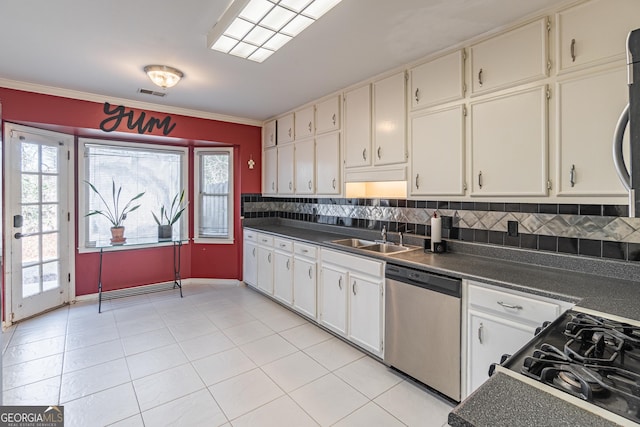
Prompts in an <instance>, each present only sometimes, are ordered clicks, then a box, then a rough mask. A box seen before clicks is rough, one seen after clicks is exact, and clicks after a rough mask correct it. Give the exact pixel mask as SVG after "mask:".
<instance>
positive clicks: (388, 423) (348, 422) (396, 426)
mask: <svg viewBox="0 0 640 427" xmlns="http://www.w3.org/2000/svg"><path fill="white" fill-rule="evenodd" d="M425 421H426V420H425ZM334 426H335V427H403V426H404V424H403V423H401V422H400V421H399V420H398V419H397V418H395V417H394V416H393V415H391V414H390V413H388V412H387V411H385V410H384V409H382V408H381V407H379V406H378V405H376V404H375V403H373V402H369V403H367V404H366V405H365V406H363V407H362V408H359V409H358V410H356V411H355V412H353V413H352V414H350V415H348V416H346V417H345V418H343V419H341V420H340V421H338V422H337V423H336V424H334Z"/></svg>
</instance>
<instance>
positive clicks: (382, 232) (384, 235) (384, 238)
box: [380, 225, 387, 243]
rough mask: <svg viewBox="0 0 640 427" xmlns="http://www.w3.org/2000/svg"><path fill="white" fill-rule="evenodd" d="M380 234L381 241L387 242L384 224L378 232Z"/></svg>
mask: <svg viewBox="0 0 640 427" xmlns="http://www.w3.org/2000/svg"><path fill="white" fill-rule="evenodd" d="M380 235H381V236H382V243H387V226H386V225H383V226H382V231H381V232H380Z"/></svg>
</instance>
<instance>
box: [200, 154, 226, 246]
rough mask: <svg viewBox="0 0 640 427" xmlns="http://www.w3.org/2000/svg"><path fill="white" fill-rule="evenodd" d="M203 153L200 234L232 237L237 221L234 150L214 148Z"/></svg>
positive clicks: (201, 160) (201, 156)
mask: <svg viewBox="0 0 640 427" xmlns="http://www.w3.org/2000/svg"><path fill="white" fill-rule="evenodd" d="M199 156H200V160H199V164H200V168H201V171H200V174H199V184H198V185H199V194H200V199H199V202H200V212H198V220H199V221H198V237H213V238H223V239H227V238H230V237H231V236H232V230H231V224H233V221H232V218H231V217H232V215H233V213H232V207H233V205H231V203H233V198H232V196H233V195H232V194H231V190H232V185H233V183H232V181H231V177H232V176H233V171H232V155H231V150H228V149H223V150H219V151H213V150H212V151H208V152H202V153H200V154H199Z"/></svg>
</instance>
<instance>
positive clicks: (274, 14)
mask: <svg viewBox="0 0 640 427" xmlns="http://www.w3.org/2000/svg"><path fill="white" fill-rule="evenodd" d="M341 1H342V0H235V1H233V2H232V3H231V4H230V5H229V7H228V8H227V10H226V11H225V12H224V13H223V14H222V17H221V18H220V20H218V22H217V23H216V25H214V27H213V28H212V29H211V31H209V34H208V35H207V46H209V48H211V49H213V50H217V51H220V52H223V53H228V54H231V55H235V56H239V57H241V58H245V59H250V60H251V61H255V62H262V61H264V60H265V59H267V58H268V57H270V56H271V55H272V54H273V53H274V52H275V51H277V50H278V49H280V48H281V47H282V46H284V45H285V44H286V43H287V42H288V41H289V40H291V39H292V38H294V37H295V36H297V35H298V34H300V33H301V32H302V31H303V30H304V29H305V28H307V27H308V26H309V25H311V24H313V23H314V22H315V21H316V20H318V19H319V18H320V17H321V16H322V15H324V14H325V13H327V12H328V11H329V10H331V9H332V8H333V7H334V6H335V5H337V4H338V3H340V2H341Z"/></svg>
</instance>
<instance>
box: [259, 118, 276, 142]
mask: <svg viewBox="0 0 640 427" xmlns="http://www.w3.org/2000/svg"><path fill="white" fill-rule="evenodd" d="M275 145H276V121H275V120H271V121H269V122H267V123H265V124H264V128H263V129H262V147H263V148H267V147H274V146H275Z"/></svg>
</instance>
